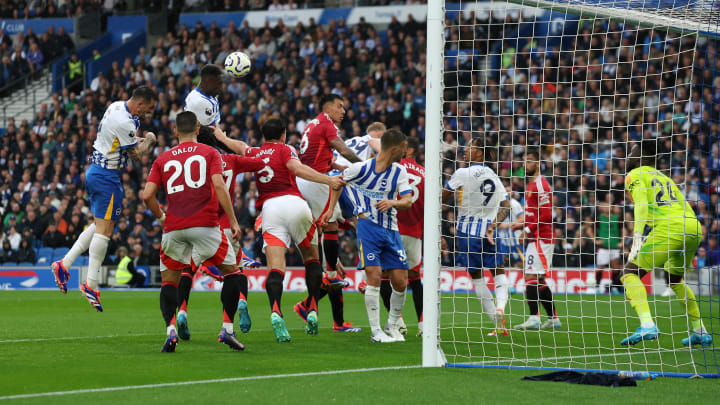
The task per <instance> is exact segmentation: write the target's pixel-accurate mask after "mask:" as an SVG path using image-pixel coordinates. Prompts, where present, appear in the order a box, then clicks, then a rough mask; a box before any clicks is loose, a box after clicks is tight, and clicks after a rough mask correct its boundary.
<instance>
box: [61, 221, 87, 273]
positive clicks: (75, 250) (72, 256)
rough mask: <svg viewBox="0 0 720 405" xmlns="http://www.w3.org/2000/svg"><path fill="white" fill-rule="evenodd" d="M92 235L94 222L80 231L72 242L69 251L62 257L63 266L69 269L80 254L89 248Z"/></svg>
mask: <svg viewBox="0 0 720 405" xmlns="http://www.w3.org/2000/svg"><path fill="white" fill-rule="evenodd" d="M93 235H95V224H94V223H93V224H92V225H90V226H88V227H87V229H85V230H84V231H82V233H81V234H80V236H78V238H77V240H76V241H75V243H73V245H72V248H70V251H69V252H67V254H66V255H65V257H64V258H63V259H62V265H63V267H65V268H66V269H69V268H70V267H71V266H72V265H73V263H75V260H77V258H78V257H79V256H80V255H81V254H83V253H85V252H87V250H88V249H89V248H90V241H92V238H93Z"/></svg>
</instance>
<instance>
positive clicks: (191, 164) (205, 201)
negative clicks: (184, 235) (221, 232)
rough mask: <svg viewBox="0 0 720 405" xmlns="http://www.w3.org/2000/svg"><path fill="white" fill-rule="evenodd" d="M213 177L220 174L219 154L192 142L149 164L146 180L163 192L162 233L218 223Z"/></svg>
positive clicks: (205, 146)
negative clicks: (164, 208)
mask: <svg viewBox="0 0 720 405" xmlns="http://www.w3.org/2000/svg"><path fill="white" fill-rule="evenodd" d="M215 174H222V160H221V159H220V154H219V153H218V151H216V150H215V149H214V148H212V147H210V146H207V145H203V144H200V143H196V142H183V143H181V144H180V145H178V146H176V147H174V148H172V149H170V150H169V151H167V152H164V153H163V154H161V155H160V156H159V157H158V158H157V159H156V160H155V162H153V165H152V169H151V170H150V174H149V175H148V179H147V181H149V182H152V183H155V184H157V185H158V186H159V185H161V184H162V187H163V189H164V190H165V195H166V196H167V213H166V214H165V216H166V217H165V227H164V228H163V231H164V232H170V231H175V230H178V229H186V228H192V227H198V226H217V225H218V224H219V222H218V205H219V204H218V198H217V195H216V194H215V188H214V187H213V185H212V181H211V177H212V176H213V175H215Z"/></svg>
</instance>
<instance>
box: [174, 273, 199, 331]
mask: <svg viewBox="0 0 720 405" xmlns="http://www.w3.org/2000/svg"><path fill="white" fill-rule="evenodd" d="M195 270H196V268H195V266H193V267H192V268H189V269H186V270H184V271H182V273H181V274H180V281H179V282H178V286H177V294H178V298H177V301H178V303H179V304H180V307H179V308H178V315H177V328H178V336H179V337H180V339H182V340H190V326H189V325H188V313H187V306H188V302H189V301H190V290H192V286H193V275H194V273H195Z"/></svg>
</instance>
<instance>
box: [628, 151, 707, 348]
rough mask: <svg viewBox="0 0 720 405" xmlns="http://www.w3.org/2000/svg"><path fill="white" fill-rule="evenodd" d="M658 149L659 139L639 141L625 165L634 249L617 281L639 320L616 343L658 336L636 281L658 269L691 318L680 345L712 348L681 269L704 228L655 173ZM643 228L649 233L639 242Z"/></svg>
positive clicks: (668, 182)
mask: <svg viewBox="0 0 720 405" xmlns="http://www.w3.org/2000/svg"><path fill="white" fill-rule="evenodd" d="M656 148H657V140H655V139H645V140H643V141H642V143H641V144H640V145H638V144H636V145H634V146H633V148H632V150H631V151H630V156H628V159H627V164H626V170H627V176H626V178H625V188H626V189H627V191H628V192H629V193H630V196H631V198H632V202H633V204H634V206H635V208H634V214H635V215H634V216H635V225H634V228H633V244H632V249H631V250H630V255H629V256H628V263H627V264H626V265H625V270H624V274H623V276H622V278H621V280H622V283H623V285H624V286H625V294H626V296H627V298H628V300H629V301H630V305H632V307H633V308H634V309H635V311H636V312H637V313H638V316H639V317H640V327H639V328H637V330H636V331H635V333H633V334H632V335H630V336H628V337H627V338H625V339H623V340H622V341H621V342H620V344H622V345H634V344H637V343H640V342H641V341H643V340H654V339H657V338H658V334H659V333H660V331H659V330H658V328H657V326H656V325H655V322H654V321H653V318H652V314H651V313H650V306H649V305H648V299H647V291H646V290H645V286H644V285H643V283H642V282H641V281H640V279H641V278H642V277H643V276H645V274H647V273H648V272H649V271H652V270H653V269H655V268H658V267H662V268H663V269H664V270H665V271H666V272H668V273H670V288H672V289H673V291H675V294H677V297H678V299H679V302H680V303H681V304H682V305H683V306H684V307H685V310H686V311H687V314H688V318H689V320H690V326H691V333H690V336H689V337H687V338H684V339H682V344H683V345H685V346H688V345H702V346H703V347H705V346H710V345H712V343H713V339H712V336H711V335H710V334H709V333H708V331H707V330H706V329H705V325H703V321H702V318H701V317H700V308H699V307H698V304H697V300H696V298H695V294H694V293H693V291H692V290H691V289H690V287H688V286H687V285H686V284H685V281H684V280H683V275H684V274H685V270H686V269H691V268H692V261H693V258H694V257H695V252H696V251H697V249H698V246H699V245H700V241H701V239H702V227H701V225H700V222H699V221H698V220H697V218H696V216H695V212H694V211H693V209H692V207H691V206H690V204H688V203H687V201H686V200H685V196H684V195H683V194H682V192H681V191H680V190H679V189H678V187H677V185H675V183H674V182H673V181H672V180H671V179H670V178H669V177H667V176H665V175H664V174H662V173H660V172H659V171H658V170H657V169H655V164H656V156H657V150H656ZM645 225H649V226H650V227H651V228H652V231H650V233H649V234H648V235H647V237H646V238H643V230H644V227H645Z"/></svg>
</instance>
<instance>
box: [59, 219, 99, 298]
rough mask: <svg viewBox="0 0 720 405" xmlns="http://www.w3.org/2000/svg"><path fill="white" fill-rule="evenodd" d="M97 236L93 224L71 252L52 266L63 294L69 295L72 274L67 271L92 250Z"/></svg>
mask: <svg viewBox="0 0 720 405" xmlns="http://www.w3.org/2000/svg"><path fill="white" fill-rule="evenodd" d="M93 236H95V223H94V222H93V223H92V224H90V226H88V227H87V228H85V230H84V231H82V232H81V233H80V236H78V238H77V240H76V241H75V243H73V245H72V247H71V248H70V251H69V252H67V253H66V254H65V257H63V258H62V260H58V261H55V262H53V263H52V264H51V265H50V268H51V269H52V272H53V275H54V276H55V284H57V286H58V288H60V291H62V292H63V294H67V281H68V280H69V279H70V272H69V271H68V270H67V269H69V268H70V267H72V265H73V263H75V260H76V259H77V258H78V257H79V256H80V255H81V254H83V253H85V252H87V250H88V249H89V248H90V242H91V241H92V239H93Z"/></svg>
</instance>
